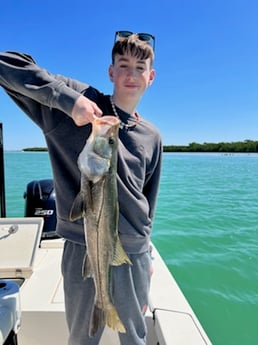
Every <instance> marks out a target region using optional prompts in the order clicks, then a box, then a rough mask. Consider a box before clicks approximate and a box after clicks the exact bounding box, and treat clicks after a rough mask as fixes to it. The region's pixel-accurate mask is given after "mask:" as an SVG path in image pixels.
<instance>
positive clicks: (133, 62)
mask: <svg viewBox="0 0 258 345" xmlns="http://www.w3.org/2000/svg"><path fill="white" fill-rule="evenodd" d="M109 77H110V80H111V81H112V82H113V83H114V94H115V95H116V96H118V97H119V98H120V99H121V98H122V97H123V99H124V100H126V99H127V100H128V101H129V100H131V101H136V102H138V100H139V99H140V97H141V96H142V94H143V93H144V91H145V90H146V89H147V87H148V86H149V85H151V84H152V82H153V80H154V77H155V70H154V69H153V68H152V67H151V61H150V59H146V60H141V59H139V58H137V57H134V56H131V55H129V54H124V55H119V54H117V55H116V56H115V60H114V64H113V65H111V66H110V67H109Z"/></svg>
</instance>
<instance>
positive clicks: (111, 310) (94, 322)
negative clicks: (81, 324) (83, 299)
mask: <svg viewBox="0 0 258 345" xmlns="http://www.w3.org/2000/svg"><path fill="white" fill-rule="evenodd" d="M105 324H106V325H107V326H108V327H110V328H112V329H113V330H115V331H118V332H120V333H126V329H125V327H124V325H123V323H122V321H121V320H120V318H119V316H118V313H117V310H116V308H115V307H114V306H113V305H110V306H109V307H108V309H107V310H103V309H100V308H99V307H97V306H96V305H95V306H94V310H93V314H92V318H91V326H90V336H91V337H93V336H94V335H95V334H96V332H97V331H98V329H99V328H101V327H103V326H105Z"/></svg>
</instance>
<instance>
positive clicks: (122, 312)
mask: <svg viewBox="0 0 258 345" xmlns="http://www.w3.org/2000/svg"><path fill="white" fill-rule="evenodd" d="M84 256H85V247H84V246H82V245H79V244H76V243H73V242H70V241H66V242H65V246H64V253H63V259H62V273H63V277H64V295H65V309H66V318H67V324H68V328H69V333H70V335H69V342H68V344H69V345H97V344H99V341H100V338H101V335H102V332H103V329H100V330H99V331H98V332H97V333H96V335H95V336H94V337H92V338H91V337H89V336H88V333H89V325H90V318H91V312H92V307H93V302H94V295H95V288H94V282H93V279H92V278H87V279H84V278H83V277H82V264H83V260H84ZM129 257H130V260H131V261H132V265H127V264H124V265H121V266H117V267H112V294H113V302H114V305H115V307H116V309H117V311H118V314H119V317H120V319H121V320H122V322H123V324H124V326H125V328H126V333H125V334H122V333H119V337H120V342H121V345H144V344H146V331H147V330H146V324H145V318H144V312H145V311H146V308H147V305H148V295H149V287H150V271H151V257H150V253H149V252H146V253H143V254H131V255H129Z"/></svg>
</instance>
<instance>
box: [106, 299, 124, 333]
mask: <svg viewBox="0 0 258 345" xmlns="http://www.w3.org/2000/svg"><path fill="white" fill-rule="evenodd" d="M106 317H107V319H106V324H107V326H108V327H110V328H112V329H113V330H115V331H118V332H120V333H126V329H125V326H124V325H123V323H122V321H121V320H120V318H119V316H118V313H117V310H116V308H115V307H114V306H113V305H110V307H109V308H108V310H107V316H106Z"/></svg>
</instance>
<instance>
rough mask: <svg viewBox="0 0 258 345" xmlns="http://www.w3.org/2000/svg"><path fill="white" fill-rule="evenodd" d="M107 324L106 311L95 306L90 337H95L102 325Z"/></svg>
mask: <svg viewBox="0 0 258 345" xmlns="http://www.w3.org/2000/svg"><path fill="white" fill-rule="evenodd" d="M105 324H106V311H105V310H103V309H100V308H98V307H97V306H96V305H95V306H94V310H93V314H92V319H91V327H90V337H93V336H94V335H95V334H96V333H97V331H98V329H99V328H100V327H103V326H104V325H105Z"/></svg>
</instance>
